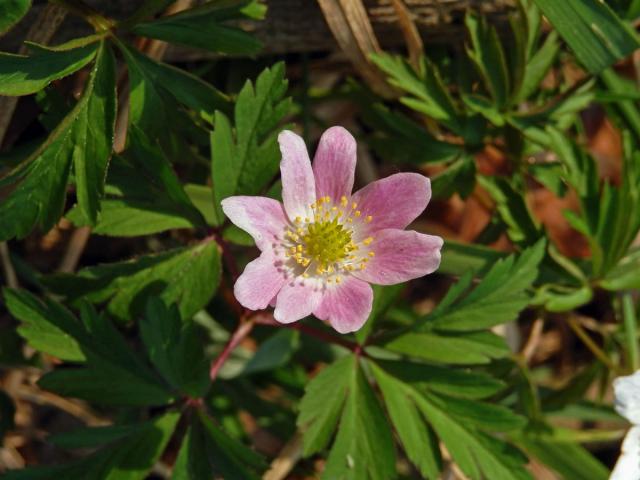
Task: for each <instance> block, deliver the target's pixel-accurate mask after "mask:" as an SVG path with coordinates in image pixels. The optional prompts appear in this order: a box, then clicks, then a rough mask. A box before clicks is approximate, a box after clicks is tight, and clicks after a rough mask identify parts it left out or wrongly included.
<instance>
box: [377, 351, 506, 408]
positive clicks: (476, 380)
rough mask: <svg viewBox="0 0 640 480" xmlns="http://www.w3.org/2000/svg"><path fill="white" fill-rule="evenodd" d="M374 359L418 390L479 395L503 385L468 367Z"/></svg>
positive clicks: (466, 396)
mask: <svg viewBox="0 0 640 480" xmlns="http://www.w3.org/2000/svg"><path fill="white" fill-rule="evenodd" d="M376 363H377V365H378V366H379V367H380V368H382V369H383V370H384V371H385V372H386V373H387V374H389V375H391V376H393V377H394V378H397V379H398V380H402V381H403V382H404V383H406V384H409V385H412V386H413V387H415V388H416V389H419V390H421V391H422V390H425V391H426V390H428V391H431V392H434V393H441V394H446V395H450V396H453V397H460V398H471V399H480V398H487V397H489V396H491V395H495V394H497V393H498V392H500V391H502V390H503V389H504V388H505V384H504V382H501V381H499V380H496V379H495V378H493V377H491V376H490V375H487V374H486V373H483V372H476V371H472V370H470V369H453V368H449V367H441V366H436V365H427V364H424V363H416V362H406V361H396V360H394V361H390V360H378V361H376Z"/></svg>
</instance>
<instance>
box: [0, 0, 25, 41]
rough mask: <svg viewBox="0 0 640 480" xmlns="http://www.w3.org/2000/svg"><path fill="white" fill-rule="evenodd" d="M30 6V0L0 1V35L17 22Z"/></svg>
mask: <svg viewBox="0 0 640 480" xmlns="http://www.w3.org/2000/svg"><path fill="white" fill-rule="evenodd" d="M30 8H31V0H3V1H1V2H0V35H2V34H3V33H6V32H7V31H8V30H9V29H11V27H13V26H14V25H15V24H16V23H18V22H19V21H20V20H21V19H22V17H24V16H25V15H26V14H27V12H28V11H29V9H30Z"/></svg>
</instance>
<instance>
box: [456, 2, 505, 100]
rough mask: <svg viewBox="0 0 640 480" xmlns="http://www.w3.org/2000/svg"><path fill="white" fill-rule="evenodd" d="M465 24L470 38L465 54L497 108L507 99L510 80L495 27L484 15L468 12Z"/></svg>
mask: <svg viewBox="0 0 640 480" xmlns="http://www.w3.org/2000/svg"><path fill="white" fill-rule="evenodd" d="M465 25H466V26H467V31H468V32H469V36H470V38H471V47H472V48H471V49H467V54H468V55H469V57H470V58H471V60H473V62H474V63H475V65H476V67H477V68H478V71H479V72H480V74H481V75H482V78H483V80H484V83H485V86H486V87H487V90H488V91H489V92H490V93H491V96H492V97H493V100H494V101H495V102H496V107H497V108H498V109H501V108H503V107H504V106H505V105H506V104H507V102H508V100H509V92H510V88H511V87H510V80H509V72H508V69H507V60H506V56H505V53H504V50H503V49H502V45H501V44H500V41H499V40H498V34H497V32H496V29H495V28H494V27H492V26H489V25H488V23H487V20H486V18H485V17H484V16H478V15H475V14H473V13H468V14H467V16H466V17H465Z"/></svg>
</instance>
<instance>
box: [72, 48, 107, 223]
mask: <svg viewBox="0 0 640 480" xmlns="http://www.w3.org/2000/svg"><path fill="white" fill-rule="evenodd" d="M86 91H87V92H90V96H89V98H88V100H87V102H86V106H85V107H84V108H83V109H82V111H81V112H80V113H79V115H78V117H77V119H76V122H75V126H74V129H73V133H72V136H73V143H74V148H73V169H74V174H75V181H76V195H77V198H78V205H79V207H80V209H81V210H82V212H83V213H84V215H85V217H86V218H88V219H89V221H90V222H91V224H94V223H95V222H96V220H97V216H98V212H99V210H100V206H99V203H98V202H99V198H100V196H101V195H102V192H103V190H104V180H105V177H106V174H107V164H108V162H109V159H110V158H111V149H112V146H113V135H114V129H115V122H116V108H117V102H116V64H115V58H114V57H113V53H112V52H111V48H110V47H109V46H108V44H106V43H105V42H102V43H101V44H100V49H99V50H98V54H97V57H96V63H95V66H94V68H93V72H92V75H91V78H90V80H89V85H88V86H87V89H86ZM85 95H87V93H85Z"/></svg>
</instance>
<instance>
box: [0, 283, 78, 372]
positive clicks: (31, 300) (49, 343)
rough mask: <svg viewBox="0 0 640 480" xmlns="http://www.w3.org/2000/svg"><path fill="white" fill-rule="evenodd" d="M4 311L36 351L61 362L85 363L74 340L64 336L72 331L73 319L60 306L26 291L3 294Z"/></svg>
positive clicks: (75, 321) (8, 290) (75, 322)
mask: <svg viewBox="0 0 640 480" xmlns="http://www.w3.org/2000/svg"><path fill="white" fill-rule="evenodd" d="M3 294H4V301H5V302H6V305H7V309H8V310H9V312H10V313H11V315H13V316H14V317H15V318H16V319H18V320H20V321H21V322H22V325H20V326H19V327H18V333H19V334H20V336H22V337H23V338H24V339H25V340H27V342H29V345H31V346H32V347H33V348H35V349H36V350H39V351H41V352H44V353H48V354H50V355H53V356H55V357H58V358H60V359H61V360H69V361H82V360H84V359H85V356H84V354H83V353H82V349H81V348H80V345H79V344H78V342H77V340H76V339H75V338H73V336H72V335H70V334H69V333H68V332H69V331H71V330H73V329H74V328H76V324H77V320H76V318H75V317H74V316H73V315H72V314H71V313H70V312H69V311H68V310H66V309H65V308H64V307H62V305H60V304H59V303H56V302H54V301H53V300H50V299H45V300H43V301H41V300H39V299H38V298H37V297H36V296H34V295H32V294H31V293H29V292H27V291H26V290H11V289H8V288H5V289H4V290H3Z"/></svg>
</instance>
